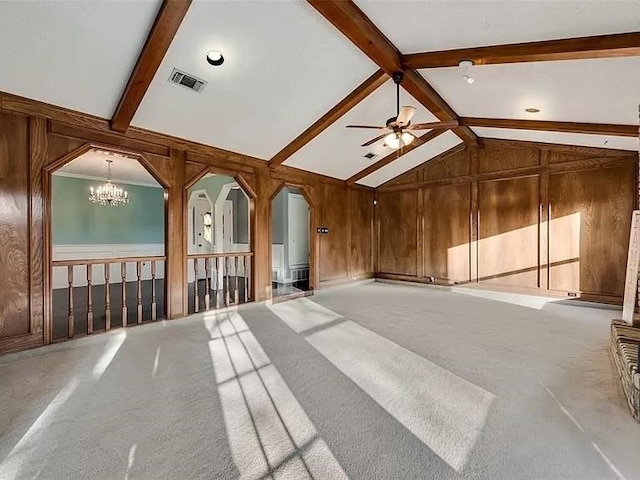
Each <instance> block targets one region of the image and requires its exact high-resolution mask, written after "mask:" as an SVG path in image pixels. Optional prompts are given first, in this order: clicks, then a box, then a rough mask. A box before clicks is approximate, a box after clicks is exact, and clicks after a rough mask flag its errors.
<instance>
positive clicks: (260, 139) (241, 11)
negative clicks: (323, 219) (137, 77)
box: [133, 0, 376, 159]
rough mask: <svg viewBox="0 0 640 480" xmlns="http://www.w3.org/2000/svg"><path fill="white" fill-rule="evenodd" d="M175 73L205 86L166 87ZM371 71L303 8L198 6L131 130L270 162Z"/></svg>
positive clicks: (348, 45) (365, 61) (265, 4)
mask: <svg viewBox="0 0 640 480" xmlns="http://www.w3.org/2000/svg"><path fill="white" fill-rule="evenodd" d="M209 50H218V51H221V52H222V54H223V55H224V57H225V63H224V65H222V66H221V67H212V66H210V65H209V64H207V62H206V61H205V55H206V52H207V51H209ZM174 67H175V68H179V69H181V70H184V71H186V72H188V73H190V74H192V75H195V76H196V77H200V78H202V79H203V80H206V81H207V82H208V85H207V86H206V87H205V89H204V91H203V92H202V93H201V94H197V93H195V92H193V91H189V90H187V89H186V88H183V87H180V86H177V85H174V84H171V83H169V82H168V81H167V79H168V78H169V76H170V74H171V71H172V69H173V68H174ZM375 69H376V66H375V65H374V64H373V63H372V62H371V61H370V60H369V59H368V58H367V57H365V56H364V55H363V54H362V53H361V52H360V51H359V50H357V49H356V47H354V46H353V45H352V43H351V42H349V41H348V40H346V39H345V38H344V37H343V36H342V35H341V34H340V33H339V32H338V31H337V30H336V29H335V28H334V27H333V26H332V25H331V24H329V23H328V22H327V21H326V20H325V19H324V18H323V17H322V16H321V15H319V14H318V13H317V12H316V11H315V10H314V9H313V8H312V7H310V6H309V5H307V4H306V3H305V2H288V1H269V2H239V1H236V2H233V1H216V2H208V1H203V0H200V1H198V0H196V1H194V2H193V4H192V5H191V8H190V9H189V12H188V13H187V16H186V17H185V19H184V21H183V23H182V25H181V27H180V29H179V31H178V33H177V35H176V38H175V39H174V41H173V43H172V45H171V47H170V48H169V51H168V52H167V55H166V56H165V58H164V60H163V62H162V65H161V66H160V69H159V70H158V73H157V74H156V76H155V78H154V80H153V82H152V84H151V86H150V88H149V90H148V92H147V94H146V96H145V98H144V101H143V102H142V105H141V106H140V108H139V110H138V112H137V114H136V116H135V118H134V119H133V125H135V126H138V127H143V128H147V129H151V130H155V131H159V132H163V133H167V134H170V135H175V136H178V137H182V138H186V139H189V140H193V141H197V142H202V143H206V144H210V145H215V146H218V147H221V148H225V149H229V150H233V151H237V152H240V153H245V154H249V155H253V156H256V157H259V158H263V159H269V158H271V157H272V156H273V155H274V154H275V153H277V152H278V151H279V150H280V149H281V148H283V147H284V146H285V145H287V144H288V143H289V142H290V141H291V140H293V139H294V138H295V137H297V136H298V135H299V134H300V133H301V132H302V131H304V129H306V128H307V127H308V126H309V125H311V124H312V123H313V122H315V121H316V120H317V119H318V118H320V117H321V116H322V115H323V114H324V113H326V112H327V111H328V110H329V109H331V108H332V107H333V106H334V105H335V104H336V103H338V102H339V101H340V100H341V99H342V98H343V97H344V96H346V95H347V94H348V93H349V92H350V91H352V90H353V89H354V88H355V87H356V86H358V85H359V84H360V83H362V82H363V81H364V80H365V79H366V78H367V77H369V76H370V75H371V74H372V73H373V72H374V71H375Z"/></svg>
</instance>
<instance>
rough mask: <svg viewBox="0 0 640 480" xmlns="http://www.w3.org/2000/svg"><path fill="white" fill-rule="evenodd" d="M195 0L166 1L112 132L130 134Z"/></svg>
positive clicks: (152, 29) (124, 94) (148, 38)
mask: <svg viewBox="0 0 640 480" xmlns="http://www.w3.org/2000/svg"><path fill="white" fill-rule="evenodd" d="M190 5H191V0H164V1H163V2H162V5H161V6H160V10H159V12H158V15H157V16H156V20H155V22H154V23H153V26H152V27H151V31H150V32H149V36H148V37H147V40H146V42H145V44H144V47H143V48H142V52H141V53H140V57H139V58H138V62H137V63H136V66H135V67H134V69H133V72H132V73H131V77H130V78H129V82H128V83H127V86H126V87H125V89H124V92H123V94H122V97H121V98H120V102H119V103H118V106H117V108H116V111H115V113H114V114H113V118H112V119H111V128H113V130H115V131H117V132H126V131H127V128H129V125H130V124H131V120H133V116H134V115H135V113H136V111H137V110H138V107H139V106H140V103H141V102H142V99H143V98H144V95H145V93H147V89H148V88H149V85H150V84H151V81H152V80H153V77H154V76H155V74H156V72H157V71H158V67H160V63H161V62H162V59H163V58H164V56H165V54H166V53H167V50H169V45H171V42H172V41H173V38H174V37H175V35H176V33H177V32H178V28H180V24H181V23H182V20H183V19H184V17H185V15H186V14H187V10H189V6H190Z"/></svg>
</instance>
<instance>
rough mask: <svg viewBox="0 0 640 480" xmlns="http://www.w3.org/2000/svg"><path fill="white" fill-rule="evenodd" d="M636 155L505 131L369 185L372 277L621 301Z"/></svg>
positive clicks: (633, 192) (635, 175)
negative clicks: (506, 135)
mask: <svg viewBox="0 0 640 480" xmlns="http://www.w3.org/2000/svg"><path fill="white" fill-rule="evenodd" d="M636 164H637V153H634V152H623V151H617V150H605V149H597V148H586V147H572V146H562V145H548V144H539V143H533V142H516V141H504V140H491V139H487V140H485V141H484V145H483V146H482V147H481V148H477V149H467V148H465V147H464V146H462V147H457V148H455V149H453V150H451V151H449V152H446V153H445V154H443V155H441V156H440V157H437V158H435V159H432V160H431V161H429V162H426V163H424V164H422V165H420V166H418V167H416V168H414V169H413V170H411V171H409V172H407V173H405V174H404V175H402V176H400V177H398V178H396V179H393V180H391V181H390V182H387V183H386V184H384V185H382V186H381V187H379V188H378V189H377V193H376V195H377V207H376V208H375V218H376V227H377V239H376V243H377V249H376V253H377V256H378V258H377V260H376V262H377V267H378V268H377V273H376V275H377V276H380V277H386V278H395V279H404V280H411V281H418V282H430V281H432V280H435V281H436V282H437V283H443V284H451V283H468V282H479V283H486V284H491V285H504V286H510V287H518V288H524V289H527V288H533V289H542V290H548V289H550V290H557V291H561V292H566V293H568V292H575V293H578V294H580V295H581V297H583V298H588V299H593V300H603V301H613V302H620V301H621V299H622V293H623V289H624V279H625V268H626V258H627V248H628V242H629V230H630V224H631V212H632V210H633V209H634V208H637V205H636V202H637V200H636V178H637V174H636Z"/></svg>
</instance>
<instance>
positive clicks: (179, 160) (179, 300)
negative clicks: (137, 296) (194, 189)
mask: <svg viewBox="0 0 640 480" xmlns="http://www.w3.org/2000/svg"><path fill="white" fill-rule="evenodd" d="M169 167H170V172H169V174H170V179H169V181H170V187H169V188H168V195H167V196H168V199H167V204H166V208H167V231H166V237H167V242H166V245H165V250H166V251H165V254H166V256H167V260H166V264H165V265H166V271H165V288H166V292H167V294H166V299H167V314H166V315H167V318H169V319H172V318H179V317H182V316H184V315H185V314H186V312H187V297H186V295H185V290H186V283H185V282H186V281H185V274H186V261H185V257H186V250H185V241H184V237H185V235H184V231H183V229H184V197H185V192H184V183H185V154H184V152H183V151H181V150H176V149H171V163H170V165H169Z"/></svg>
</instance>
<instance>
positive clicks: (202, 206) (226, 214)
mask: <svg viewBox="0 0 640 480" xmlns="http://www.w3.org/2000/svg"><path fill="white" fill-rule="evenodd" d="M251 202H252V199H251V198H250V197H249V195H247V193H246V192H245V191H244V190H243V188H242V186H241V184H240V183H239V182H238V180H237V179H235V178H234V177H230V176H227V175H219V174H215V173H207V174H205V175H204V176H203V177H202V178H200V179H199V180H198V181H197V182H195V183H194V184H193V185H191V186H190V187H189V188H188V190H187V232H186V233H187V253H188V255H187V278H188V299H189V300H188V305H187V306H188V312H189V313H194V312H199V311H202V310H208V309H210V308H220V307H222V306H229V305H238V304H240V303H245V302H248V301H249V300H251V298H252V295H251V284H252V280H251V271H252V268H251V264H252V259H253V256H252V255H253V253H252V251H251V234H252V232H251V218H250V217H251Z"/></svg>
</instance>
